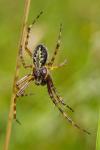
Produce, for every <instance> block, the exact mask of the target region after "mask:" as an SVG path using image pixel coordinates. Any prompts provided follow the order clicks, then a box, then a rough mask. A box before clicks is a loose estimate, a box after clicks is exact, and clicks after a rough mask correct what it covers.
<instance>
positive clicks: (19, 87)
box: [13, 74, 34, 124]
mask: <svg viewBox="0 0 100 150" xmlns="http://www.w3.org/2000/svg"><path fill="white" fill-rule="evenodd" d="M32 80H34V78H33V76H32V75H31V74H28V75H26V76H24V77H23V78H21V79H20V80H19V81H18V82H17V83H16V97H15V99H14V106H13V118H14V119H15V120H16V121H17V122H18V123H19V124H20V122H19V120H18V119H17V118H16V101H17V98H18V97H20V96H27V94H25V93H24V92H25V89H26V88H27V87H28V85H29V84H30V82H31V81H32Z"/></svg>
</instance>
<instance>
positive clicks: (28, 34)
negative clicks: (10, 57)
mask: <svg viewBox="0 0 100 150" xmlns="http://www.w3.org/2000/svg"><path fill="white" fill-rule="evenodd" d="M42 13H43V12H42V11H41V12H40V14H39V15H38V16H37V17H36V18H35V19H34V21H33V23H32V24H31V25H29V27H28V28H27V31H26V38H25V44H24V49H25V51H26V52H27V53H28V54H29V56H30V57H32V52H31V51H30V49H29V48H28V43H29V37H30V32H31V29H32V26H33V25H34V24H35V23H36V21H37V20H38V18H39V17H40V15H41V14H42ZM20 59H21V62H22V64H23V67H24V68H32V67H33V65H26V63H25V60H24V58H23V46H22V45H21V46H20Z"/></svg>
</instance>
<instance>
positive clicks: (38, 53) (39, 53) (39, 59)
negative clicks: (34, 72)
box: [33, 44, 47, 68]
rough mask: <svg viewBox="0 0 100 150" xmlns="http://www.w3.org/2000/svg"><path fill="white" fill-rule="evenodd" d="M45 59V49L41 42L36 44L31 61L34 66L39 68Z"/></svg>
mask: <svg viewBox="0 0 100 150" xmlns="http://www.w3.org/2000/svg"><path fill="white" fill-rule="evenodd" d="M46 60H47V49H46V47H44V46H43V45H42V44H40V45H38V46H37V47H36V48H35V50H34V53H33V63H34V65H35V67H37V68H41V67H42V66H44V65H45V63H46Z"/></svg>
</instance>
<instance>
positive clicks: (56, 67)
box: [47, 59, 67, 70]
mask: <svg viewBox="0 0 100 150" xmlns="http://www.w3.org/2000/svg"><path fill="white" fill-rule="evenodd" d="M66 63H67V61H66V59H65V60H64V61H63V62H62V63H61V64H59V65H56V66H54V65H53V66H49V65H47V68H48V69H50V70H54V69H58V68H61V67H63V66H65V65H66Z"/></svg>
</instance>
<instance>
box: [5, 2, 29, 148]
mask: <svg viewBox="0 0 100 150" xmlns="http://www.w3.org/2000/svg"><path fill="white" fill-rule="evenodd" d="M30 1H31V0H25V8H24V16H23V23H22V33H21V38H20V40H19V47H18V54H17V59H16V68H15V76H14V81H13V89H12V97H11V104H10V110H9V115H8V124H7V130H6V138H5V143H4V150H8V148H9V143H10V137H11V129H12V121H13V105H14V99H15V96H16V81H17V79H18V75H19V69H20V58H19V51H20V45H23V43H24V38H25V33H26V23H27V19H28V14H29V8H30Z"/></svg>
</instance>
